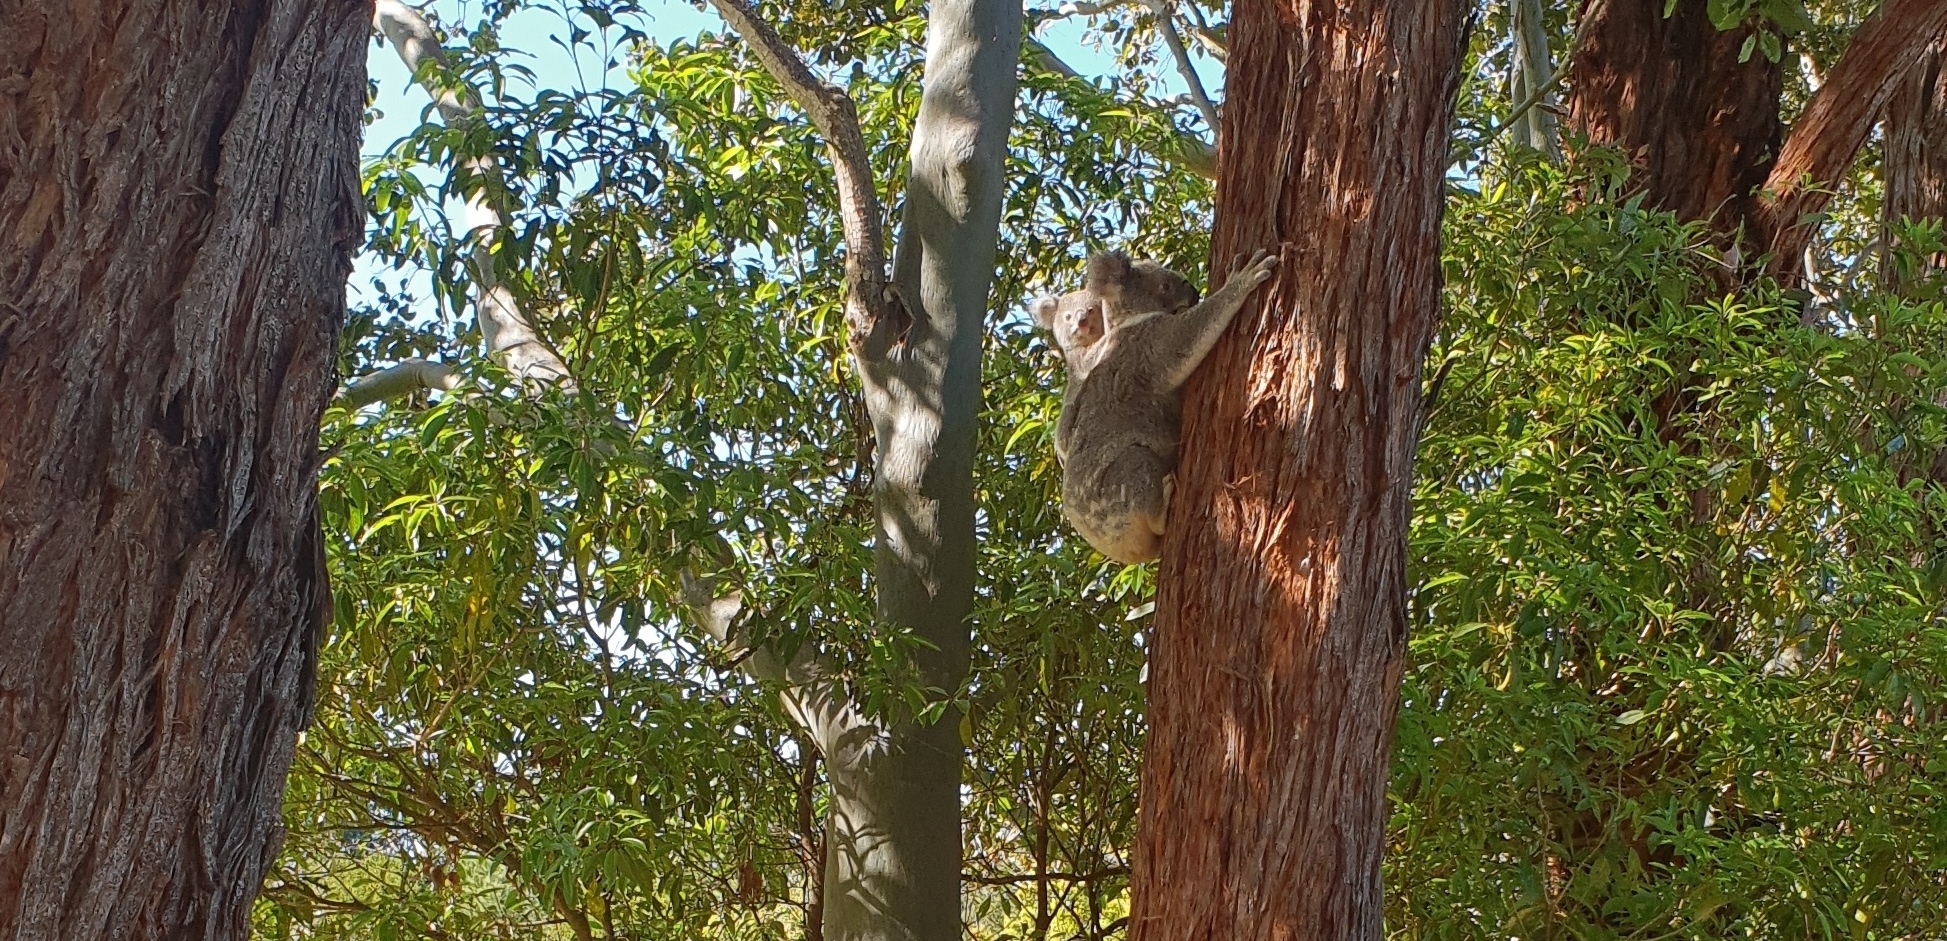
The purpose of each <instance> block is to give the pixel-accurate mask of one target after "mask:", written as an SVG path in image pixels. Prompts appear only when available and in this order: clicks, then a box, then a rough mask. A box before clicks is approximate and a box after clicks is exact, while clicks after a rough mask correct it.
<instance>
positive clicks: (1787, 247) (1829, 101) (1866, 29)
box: [1759, 0, 1947, 276]
mask: <svg viewBox="0 0 1947 941" xmlns="http://www.w3.org/2000/svg"><path fill="white" fill-rule="evenodd" d="M1942 29H1947V3H1942V2H1941V0H1886V2H1884V3H1882V4H1881V5H1880V7H1879V9H1878V10H1875V11H1873V15H1871V16H1869V17H1867V18H1866V21H1865V22H1863V23H1861V24H1859V31H1858V32H1857V33H1854V34H1853V37H1852V41H1851V42H1850V43H1848V44H1847V45H1846V51H1845V54H1844V55H1842V56H1840V57H1839V62H1838V64H1837V65H1834V66H1833V67H1832V72H1831V74H1830V75H1828V76H1826V80H1825V84H1824V85H1821V86H1820V87H1819V90H1818V92H1817V93H1816V94H1814V95H1813V96H1812V100H1811V102H1810V103H1809V104H1807V105H1806V106H1805V113H1804V114H1803V115H1800V116H1799V119H1798V121H1797V123H1795V124H1793V125H1792V131H1791V136H1790V137H1787V138H1786V139H1785V146H1784V149H1783V150H1781V151H1779V154H1778V161H1777V163H1776V164H1774V165H1773V166H1772V168H1771V172H1770V174H1769V175H1768V176H1767V177H1766V178H1765V183H1764V199H1763V202H1762V205H1761V207H1760V209H1759V228H1760V230H1761V232H1762V233H1763V235H1764V244H1765V246H1766V247H1767V248H1768V249H1769V250H1770V251H1771V252H1772V253H1773V265H1772V267H1773V270H1774V271H1775V272H1777V273H1779V274H1782V275H1787V276H1790V275H1794V274H1796V273H1797V272H1798V270H1799V267H1800V257H1801V255H1802V253H1803V252H1804V250H1805V245H1806V243H1807V241H1808V240H1810V239H1811V237H1812V235H1813V232H1814V230H1815V228H1816V227H1815V226H1814V225H1808V224H1805V223H1804V222H1803V221H1802V220H1803V219H1804V217H1805V216H1806V215H1807V214H1810V213H1816V212H1818V211H1820V210H1821V209H1823V208H1825V204H1826V202H1827V201H1829V200H1830V199H1831V189H1832V188H1833V187H1834V186H1835V185H1837V184H1838V182H1839V181H1840V180H1841V179H1842V178H1843V177H1844V176H1845V174H1846V169H1847V168H1848V167H1850V166H1852V161H1853V158H1854V157H1855V156H1857V155H1858V153H1859V148H1860V147H1861V146H1863V145H1864V144H1865V143H1866V138H1867V136H1868V135H1869V134H1871V133H1872V129H1873V122H1874V121H1876V120H1878V119H1879V116H1880V115H1881V113H1882V112H1883V109H1884V108H1885V107H1886V106H1887V103H1888V102H1889V101H1890V100H1891V99H1892V98H1893V94H1894V92H1895V90H1896V89H1897V88H1898V87H1899V85H1900V81H1901V79H1902V78H1904V77H1905V75H1906V74H1907V72H1908V71H1909V70H1910V69H1911V68H1912V67H1913V65H1914V63H1916V62H1918V61H1919V60H1920V59H1921V58H1922V57H1923V55H1924V54H1925V52H1926V49H1927V46H1928V43H1929V42H1930V41H1931V40H1932V39H1933V38H1935V37H1937V36H1939V35H1940V32H1941V30H1942Z"/></svg>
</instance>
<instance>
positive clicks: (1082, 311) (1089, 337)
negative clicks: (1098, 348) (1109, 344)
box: [1032, 291, 1105, 360]
mask: <svg viewBox="0 0 1947 941" xmlns="http://www.w3.org/2000/svg"><path fill="white" fill-rule="evenodd" d="M1032 310H1033V312H1034V322H1035V323H1038V324H1040V325H1041V328H1042V329H1043V330H1047V331H1048V332H1050V333H1053V334H1054V335H1055V346H1056V347H1058V348H1059V349H1060V350H1061V355H1062V356H1064V357H1066V358H1068V359H1070V360H1073V359H1074V358H1075V357H1076V355H1077V354H1079V353H1081V352H1082V351H1083V350H1086V349H1088V348H1089V347H1091V346H1094V345H1095V344H1096V343H1099V342H1101V340H1102V334H1103V332H1104V331H1105V325H1104V323H1103V320H1102V299H1101V298H1099V297H1096V296H1095V295H1094V294H1092V293H1090V292H1088V291H1070V292H1068V293H1067V294H1063V295H1062V296H1060V297H1055V296H1053V295H1044V296H1042V297H1037V298H1035V299H1034V304H1033V305H1032Z"/></svg>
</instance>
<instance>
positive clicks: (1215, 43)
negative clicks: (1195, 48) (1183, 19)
mask: <svg viewBox="0 0 1947 941" xmlns="http://www.w3.org/2000/svg"><path fill="white" fill-rule="evenodd" d="M1183 9H1185V10H1188V11H1190V20H1191V23H1190V35H1192V36H1195V37H1196V38H1197V41H1198V42H1200V43H1202V44H1203V50H1204V51H1205V52H1208V53H1210V55H1211V57H1212V58H1214V59H1216V60H1217V61H1218V62H1226V63H1227V62H1229V61H1230V43H1229V42H1228V41H1227V40H1226V39H1225V38H1224V35H1223V33H1222V32H1220V31H1218V30H1215V29H1211V28H1210V21H1209V20H1206V19H1204V18H1203V9H1202V8H1200V7H1198V6H1197V5H1196V4H1195V3H1186V4H1184V5H1183Z"/></svg>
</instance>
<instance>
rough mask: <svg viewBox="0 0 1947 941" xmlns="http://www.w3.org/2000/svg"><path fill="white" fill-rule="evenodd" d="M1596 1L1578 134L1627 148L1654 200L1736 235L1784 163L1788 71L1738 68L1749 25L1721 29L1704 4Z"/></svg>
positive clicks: (1691, 0) (1581, 65) (1582, 74)
mask: <svg viewBox="0 0 1947 941" xmlns="http://www.w3.org/2000/svg"><path fill="white" fill-rule="evenodd" d="M1664 4H1665V0H1588V2H1586V3H1584V4H1583V6H1582V16H1583V17H1584V19H1585V21H1586V22H1584V23H1582V24H1580V25H1579V26H1578V27H1577V31H1578V32H1579V33H1581V34H1582V35H1583V39H1582V40H1581V42H1580V44H1579V48H1578V49H1577V50H1576V52H1575V53H1574V57H1573V58H1572V59H1571V60H1570V61H1569V67H1568V68H1569V71H1568V84H1569V89H1570V91H1569V96H1568V109H1569V126H1570V129H1571V130H1573V131H1575V132H1577V133H1580V134H1584V135H1587V137H1588V139H1589V141H1590V142H1591V143H1594V144H1598V145H1615V146H1618V147H1620V148H1622V150H1623V151H1624V152H1625V153H1627V154H1628V155H1629V157H1630V160H1631V162H1632V163H1633V164H1634V165H1635V168H1636V171H1635V173H1634V175H1633V177H1632V179H1631V182H1630V185H1631V187H1632V188H1633V189H1635V190H1637V191H1640V192H1642V193H1644V194H1646V196H1645V199H1644V203H1645V205H1648V206H1649V207H1651V208H1654V209H1662V210H1667V211H1669V212H1672V213H1675V214H1676V215H1677V216H1678V217H1679V218H1682V219H1686V220H1690V219H1709V220H1711V222H1712V226H1713V228H1714V229H1715V230H1716V231H1718V232H1721V233H1731V232H1735V231H1737V229H1738V227H1739V226H1740V225H1742V224H1744V223H1745V222H1746V221H1747V220H1749V219H1750V217H1751V215H1752V213H1753V212H1754V211H1755V210H1756V208H1757V202H1756V197H1757V191H1758V187H1759V186H1760V185H1761V184H1762V183H1764V180H1765V174H1766V172H1767V171H1768V170H1769V169H1770V168H1771V164H1772V160H1773V159H1774V158H1775V157H1776V156H1777V153H1778V146H1779V140H1780V138H1781V136H1782V125H1781V124H1780V120H1779V116H1778V100H1779V95H1780V93H1781V92H1782V90H1783V88H1784V73H1783V71H1782V69H1781V68H1780V67H1779V65H1778V64H1777V63H1775V62H1771V61H1769V60H1767V59H1766V58H1765V57H1764V55H1763V54H1761V53H1753V54H1752V55H1751V56H1750V57H1749V58H1748V59H1746V60H1745V61H1742V62H1740V61H1738V56H1739V53H1740V52H1742V51H1743V47H1744V43H1745V41H1746V40H1747V39H1748V38H1750V36H1751V34H1752V29H1753V28H1754V27H1752V26H1750V25H1745V26H1740V27H1738V28H1736V29H1732V30H1724V31H1720V30H1718V29H1717V27H1716V26H1715V25H1713V24H1712V23H1711V20H1710V14H1709V5H1708V4H1707V3H1706V2H1705V0H1677V3H1676V8H1675V10H1674V11H1672V13H1671V15H1670V16H1668V17H1665V16H1664V15H1663V9H1664Z"/></svg>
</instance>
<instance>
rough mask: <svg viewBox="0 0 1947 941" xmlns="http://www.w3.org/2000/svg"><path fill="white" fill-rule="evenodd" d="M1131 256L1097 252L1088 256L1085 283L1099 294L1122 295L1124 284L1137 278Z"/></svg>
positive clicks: (1119, 253)
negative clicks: (1130, 259)
mask: <svg viewBox="0 0 1947 941" xmlns="http://www.w3.org/2000/svg"><path fill="white" fill-rule="evenodd" d="M1132 269H1133V265H1131V264H1130V261H1129V256H1128V255H1124V254H1123V253H1121V252H1096V253H1095V254H1093V255H1090V256H1088V272H1087V274H1086V275H1085V276H1084V279H1083V281H1084V283H1085V284H1086V285H1087V287H1088V289H1089V290H1091V291H1094V292H1096V293H1097V294H1104V293H1108V294H1114V295H1116V296H1120V295H1121V289H1122V286H1123V284H1124V283H1126V282H1128V281H1129V279H1130V278H1133V277H1135V272H1134V271H1133V270H1132Z"/></svg>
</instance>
